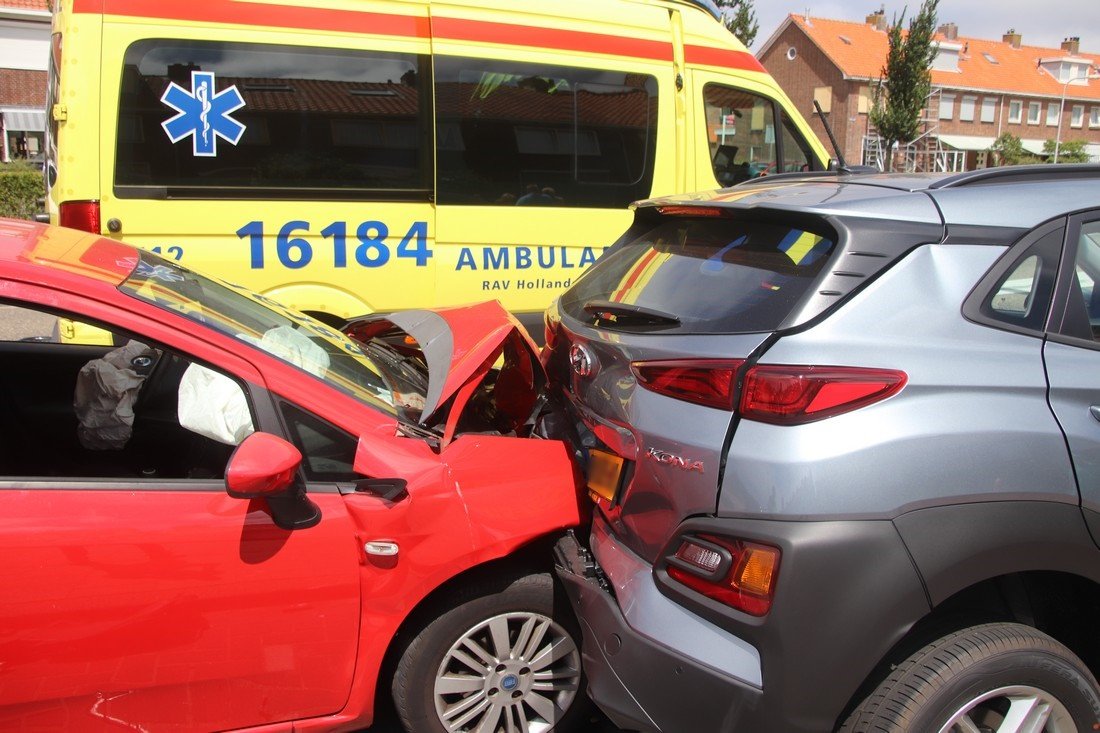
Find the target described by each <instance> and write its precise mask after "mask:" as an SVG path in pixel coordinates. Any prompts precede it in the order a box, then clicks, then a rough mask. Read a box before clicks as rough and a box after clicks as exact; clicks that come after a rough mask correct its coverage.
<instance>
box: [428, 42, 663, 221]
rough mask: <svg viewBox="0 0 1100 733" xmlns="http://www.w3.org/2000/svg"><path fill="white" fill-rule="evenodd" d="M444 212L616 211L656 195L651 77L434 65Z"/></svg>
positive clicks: (458, 60)
mask: <svg viewBox="0 0 1100 733" xmlns="http://www.w3.org/2000/svg"><path fill="white" fill-rule="evenodd" d="M435 100H436V118H437V122H436V124H437V128H436V157H437V161H436V165H437V166H438V182H437V186H438V196H439V203H441V204H464V205H471V206H488V205H496V206H570V207H580V208H596V207H599V208H621V207H624V206H626V205H627V204H629V203H630V202H631V201H634V200H636V199H641V198H646V197H647V196H649V195H650V191H651V189H652V187H653V159H654V154H655V151H656V143H657V80H656V78H654V77H653V76H650V75H648V74H639V73H625V72H615V71H606V70H600V69H587V68H581V67H571V66H551V65H548V64H528V63H520V62H516V61H490V60H485V59H471V58H463V57H446V56H437V57H436V58H435Z"/></svg>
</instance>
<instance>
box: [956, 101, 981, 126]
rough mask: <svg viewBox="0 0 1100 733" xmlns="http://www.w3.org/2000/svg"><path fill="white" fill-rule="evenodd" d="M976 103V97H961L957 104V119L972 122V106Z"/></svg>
mask: <svg viewBox="0 0 1100 733" xmlns="http://www.w3.org/2000/svg"><path fill="white" fill-rule="evenodd" d="M977 104H978V98H977V97H963V98H962V102H961V103H960V104H959V121H960V122H973V121H974V108H975V107H976V106H977Z"/></svg>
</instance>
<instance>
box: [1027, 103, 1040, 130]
mask: <svg viewBox="0 0 1100 733" xmlns="http://www.w3.org/2000/svg"><path fill="white" fill-rule="evenodd" d="M1042 109H1043V106H1042V105H1041V104H1039V103H1038V102H1028V103H1027V124H1029V125H1038V124H1039V115H1041V114H1042Z"/></svg>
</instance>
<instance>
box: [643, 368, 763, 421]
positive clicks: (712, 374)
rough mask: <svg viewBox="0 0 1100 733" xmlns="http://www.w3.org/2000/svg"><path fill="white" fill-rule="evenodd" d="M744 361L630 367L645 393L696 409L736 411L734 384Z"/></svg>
mask: <svg viewBox="0 0 1100 733" xmlns="http://www.w3.org/2000/svg"><path fill="white" fill-rule="evenodd" d="M744 363H745V362H744V361H741V360H736V359H733V360H730V359H725V360H713V359H698V360H693V361H636V362H634V363H633V364H631V365H630V368H631V370H633V372H634V376H636V377H637V378H638V381H639V382H640V383H641V384H642V386H643V387H645V388H646V389H648V390H650V391H652V392H656V393H657V394H663V395H665V396H667V397H674V398H676V399H678V400H685V401H686V402H694V403H695V404H697V405H706V406H707V407H716V408H718V409H719V410H732V409H733V395H734V386H735V384H736V382H735V381H734V379H735V377H736V376H737V370H738V369H740V368H741V365H742V364H744Z"/></svg>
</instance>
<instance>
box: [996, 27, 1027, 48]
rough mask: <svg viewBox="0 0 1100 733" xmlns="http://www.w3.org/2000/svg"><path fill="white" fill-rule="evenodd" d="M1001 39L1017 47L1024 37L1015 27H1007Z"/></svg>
mask: <svg viewBox="0 0 1100 733" xmlns="http://www.w3.org/2000/svg"><path fill="white" fill-rule="evenodd" d="M1001 40H1002V41H1004V42H1005V43H1007V44H1008V45H1010V46H1012V47H1013V48H1019V47H1020V44H1021V43H1023V40H1024V37H1023V36H1021V35H1020V34H1019V33H1017V32H1016V29H1015V28H1009V29H1008V31H1007V32H1006V33H1005V34H1004V37H1003V38H1001Z"/></svg>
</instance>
